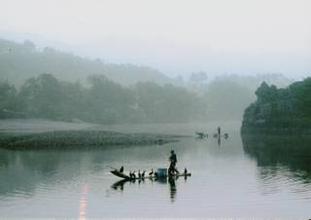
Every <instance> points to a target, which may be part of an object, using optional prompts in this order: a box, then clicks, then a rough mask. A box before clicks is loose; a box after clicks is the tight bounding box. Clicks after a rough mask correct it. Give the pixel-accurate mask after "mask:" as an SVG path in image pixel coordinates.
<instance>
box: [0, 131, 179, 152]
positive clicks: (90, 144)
mask: <svg viewBox="0 0 311 220" xmlns="http://www.w3.org/2000/svg"><path fill="white" fill-rule="evenodd" d="M180 137H181V136H174V135H157V134H145V133H135V134H125V133H118V132H111V131H98V130H78V131H74V130H73V131H52V132H43V133H32V134H29V133H28V134H17V133H2V134H1V135H0V147H1V148H6V149H24V150H27V149H50V148H53V149H71V148H75V149H77V148H78V149H79V148H83V149H91V148H102V147H105V146H115V145H127V146H130V145H157V144H165V143H170V142H176V141H178V139H179V138H180Z"/></svg>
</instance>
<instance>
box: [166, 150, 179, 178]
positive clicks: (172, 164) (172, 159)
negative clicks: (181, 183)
mask: <svg viewBox="0 0 311 220" xmlns="http://www.w3.org/2000/svg"><path fill="white" fill-rule="evenodd" d="M169 161H170V167H169V168H168V173H169V175H171V174H174V173H176V174H178V173H179V172H178V170H177V169H176V164H177V156H176V154H175V152H174V151H173V150H171V156H170V158H169Z"/></svg>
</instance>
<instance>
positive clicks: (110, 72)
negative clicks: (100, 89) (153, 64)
mask: <svg viewBox="0 0 311 220" xmlns="http://www.w3.org/2000/svg"><path fill="white" fill-rule="evenodd" d="M0 66H1V69H0V80H8V81H10V82H13V83H14V84H17V85H20V84H22V83H23V82H24V81H25V80H26V79H28V78H29V77H34V76H37V75H39V74H42V73H50V74H53V75H55V76H56V77H57V78H59V79H61V80H66V81H77V80H79V81H81V82H83V81H85V79H86V78H87V77H88V76H90V75H105V76H106V77H108V78H109V79H111V80H112V81H115V82H117V83H120V84H121V85H124V86H129V85H132V84H135V83H137V82H147V81H153V82H155V83H157V84H160V85H163V84H166V83H174V80H173V79H171V78H169V77H168V76H166V75H164V74H163V73H161V72H159V71H158V70H156V69H153V68H150V67H146V66H137V65H132V64H113V63H104V62H103V61H101V60H99V59H96V60H92V59H88V58H83V57H79V56H75V55H73V54H71V53H66V52H61V51H58V50H55V49H52V48H49V47H46V48H44V49H43V50H38V49H37V48H36V45H35V44H34V43H32V42H31V41H27V40H26V41H25V42H24V43H16V42H13V41H9V40H4V39H0Z"/></svg>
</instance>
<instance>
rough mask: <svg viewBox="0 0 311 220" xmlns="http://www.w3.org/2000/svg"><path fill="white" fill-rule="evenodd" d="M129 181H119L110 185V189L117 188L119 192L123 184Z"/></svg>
mask: <svg viewBox="0 0 311 220" xmlns="http://www.w3.org/2000/svg"><path fill="white" fill-rule="evenodd" d="M127 181H129V180H127V179H124V180H119V181H118V182H116V183H114V184H112V186H111V188H113V189H115V190H117V189H118V188H120V189H121V190H123V187H124V184H125V183H126V182H127Z"/></svg>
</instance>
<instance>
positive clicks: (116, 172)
mask: <svg viewBox="0 0 311 220" xmlns="http://www.w3.org/2000/svg"><path fill="white" fill-rule="evenodd" d="M110 173H112V174H113V175H115V176H117V177H120V178H123V179H131V178H130V176H128V175H126V174H124V173H121V172H120V171H119V170H111V171H110Z"/></svg>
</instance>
